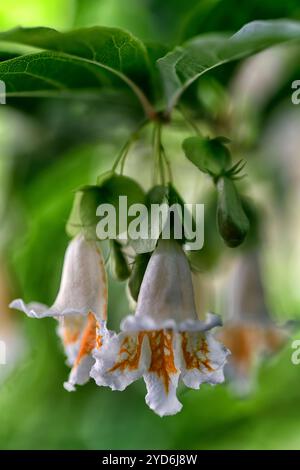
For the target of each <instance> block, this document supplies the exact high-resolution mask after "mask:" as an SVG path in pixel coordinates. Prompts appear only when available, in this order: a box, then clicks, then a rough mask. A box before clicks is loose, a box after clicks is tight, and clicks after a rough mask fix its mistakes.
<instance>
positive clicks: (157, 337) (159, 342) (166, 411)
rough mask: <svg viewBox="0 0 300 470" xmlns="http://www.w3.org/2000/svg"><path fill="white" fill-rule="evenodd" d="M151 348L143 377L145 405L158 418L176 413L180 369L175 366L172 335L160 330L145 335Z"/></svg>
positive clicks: (175, 356) (178, 407) (180, 405)
mask: <svg viewBox="0 0 300 470" xmlns="http://www.w3.org/2000/svg"><path fill="white" fill-rule="evenodd" d="M147 335H148V338H149V343H150V348H151V364H150V367H149V369H148V372H147V373H146V374H145V375H144V380H145V383H146V387H147V391H148V393H147V395H146V403H147V405H148V406H149V407H150V408H151V410H153V411H154V412H155V413H157V414H158V415H159V416H167V415H173V414H176V413H178V412H179V411H180V410H181V408H182V404H181V403H180V402H179V400H178V399H177V396H176V389H177V386H178V380H179V376H180V369H179V367H178V366H177V364H176V362H177V361H176V358H177V356H178V354H177V353H178V352H177V351H174V344H176V343H175V342H174V333H173V332H172V331H166V330H160V331H152V332H149V333H147Z"/></svg>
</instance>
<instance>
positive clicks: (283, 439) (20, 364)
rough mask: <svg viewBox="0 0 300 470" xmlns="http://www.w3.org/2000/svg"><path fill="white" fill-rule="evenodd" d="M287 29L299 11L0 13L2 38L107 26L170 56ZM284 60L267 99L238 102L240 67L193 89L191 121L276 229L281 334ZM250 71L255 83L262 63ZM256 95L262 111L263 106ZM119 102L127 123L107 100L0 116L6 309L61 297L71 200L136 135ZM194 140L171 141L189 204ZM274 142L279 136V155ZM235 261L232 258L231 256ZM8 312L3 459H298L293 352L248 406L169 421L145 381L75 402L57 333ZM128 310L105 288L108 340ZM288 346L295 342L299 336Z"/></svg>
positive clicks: (289, 187)
mask: <svg viewBox="0 0 300 470" xmlns="http://www.w3.org/2000/svg"><path fill="white" fill-rule="evenodd" d="M279 17H288V18H294V19H300V5H299V2H298V1H297V0H294V1H292V0H287V1H285V2H282V1H274V0H272V1H269V0H267V1H264V2H261V1H259V0H254V1H250V2H247V3H244V4H241V2H240V1H236V0H228V1H225V0H223V1H222V0H204V1H200V0H189V1H185V2H182V1H181V0H173V1H172V0H165V1H163V2H161V1H159V0H143V1H142V0H128V1H126V2H124V1H122V0H78V1H75V0H73V1H72V0H59V1H58V0H43V1H41V0H28V1H26V2H24V1H21V0H15V1H14V2H8V1H5V0H3V1H2V2H1V5H0V27H1V30H5V29H8V28H11V27H14V26H16V25H19V24H21V25H24V26H39V25H43V26H51V27H54V28H59V29H63V30H67V29H70V28H72V27H81V26H90V25H95V24H100V25H109V26H117V27H122V28H126V29H128V30H130V31H131V32H132V33H134V34H136V35H137V36H138V37H140V38H142V39H144V40H147V41H150V42H156V41H164V42H166V43H169V44H176V43H179V42H181V41H182V40H185V39H187V38H189V37H192V36H194V35H196V34H200V33H202V32H207V31H217V30H225V31H235V30H237V29H238V28H240V27H241V26H242V25H243V24H244V23H246V22H249V21H251V20H253V19H267V18H268V19H270V18H279ZM278 57H279V59H278V60H279V65H280V67H279V68H278V69H276V70H277V71H278V70H279V71H278V73H277V72H276V73H274V74H273V75H274V77H273V78H274V80H273V82H272V86H273V88H272V89H271V91H270V90H269V88H266V89H265V91H264V89H263V90H262V92H261V93H260V94H259V90H257V93H256V90H255V87H254V91H253V90H252V91H251V90H250V91H249V89H248V90H247V88H244V91H242V92H240V93H242V94H240V95H238V99H235V98H234V93H233V91H232V90H233V89H234V83H236V80H239V83H243V81H242V79H241V75H242V69H241V67H242V66H241V64H238V65H237V64H234V65H233V66H232V65H231V66H226V67H224V68H221V69H220V70H219V71H218V72H217V73H214V74H211V75H209V76H208V78H205V79H203V80H200V82H199V83H198V84H197V90H196V91H197V97H198V101H197V103H195V106H194V108H195V109H194V113H195V116H196V117H198V114H201V116H202V117H201V119H203V117H204V118H205V119H204V120H206V122H207V123H208V124H207V126H208V128H210V129H216V131H219V130H222V131H224V132H227V133H229V134H230V135H229V137H232V138H233V139H234V142H235V143H236V153H237V154H241V155H243V157H247V160H248V167H247V173H248V175H249V178H248V181H247V183H246V186H247V187H249V192H250V193H252V194H253V195H254V196H255V198H256V199H257V200H258V201H259V202H260V203H262V205H264V204H265V205H266V206H267V209H270V211H271V213H272V217H273V219H272V220H273V222H272V223H273V225H272V227H273V228H272V229H270V233H271V234H270V233H267V232H266V239H267V243H265V245H264V257H265V277H266V279H265V280H266V285H267V291H268V301H269V305H270V306H271V307H272V310H273V313H274V316H275V317H276V318H277V319H278V320H279V321H286V320H287V319H297V318H299V317H300V295H299V292H300V291H299V273H300V244H299V240H297V239H298V238H299V237H298V232H299V228H300V225H299V223H298V222H297V216H298V215H297V210H296V209H295V208H296V207H297V201H298V199H297V198H298V197H299V196H298V192H297V187H298V184H299V179H297V178H299V177H300V172H299V170H298V173H299V175H297V169H298V168H299V162H298V161H297V153H298V152H299V151H298V147H297V135H300V132H299V131H300V111H299V110H298V109H297V108H296V107H293V106H292V105H291V103H290V84H291V81H292V79H294V78H297V74H298V78H299V79H300V73H299V72H300V70H299V66H298V64H299V60H298V59H299V54H298V53H297V51H296V50H294V49H293V48H292V47H290V48H284V51H283V52H282V49H280V50H279V51H278ZM250 60H251V59H250ZM253 67H256V69H255V70H256V74H259V73H260V71H261V69H260V65H259V63H253ZM270 67H271V66H270ZM254 75H255V73H254ZM237 77H238V78H237ZM274 82H275V83H274ZM255 83H257V84H258V85H259V84H261V81H260V80H259V79H258V80H257V81H256V82H255ZM236 89H238V87H236V88H235V90H236ZM242 90H243V89H242ZM247 93H248V95H247ZM251 93H252V95H251ZM246 95H247V96H249V97H250V100H248V101H247V99H246V98H247V96H246ZM260 96H261V99H260V98H257V100H258V101H257V103H256V102H255V97H260ZM251 97H252V99H253V100H254V103H255V106H251ZM253 97H254V98H253ZM123 99H124V113H122V115H121V116H120V115H118V116H116V112H115V111H114V108H113V104H112V105H111V106H110V103H109V99H108V98H107V100H106V101H105V102H103V100H101V98H100V97H99V102H98V101H97V100H94V101H88V100H86V101H82V100H74V101H73V100H66V101H65V100H56V99H48V100H46V99H45V100H37V99H36V100H35V99H18V100H13V101H11V102H10V103H9V104H8V105H7V106H1V108H0V180H1V185H0V195H1V204H0V210H1V228H0V233H1V256H0V258H1V264H2V267H1V269H0V272H1V278H0V283H2V284H3V287H1V291H3V290H4V291H5V295H4V296H3V299H6V298H8V300H10V299H12V298H15V297H18V296H22V297H23V298H24V299H25V300H26V301H29V300H33V299H34V300H37V301H41V302H44V303H51V302H52V301H53V299H54V298H55V294H56V291H57V288H58V285H59V279H60V272H61V267H62V261H63V254H64V250H65V247H66V244H67V236H66V235H65V230H64V227H65V223H66V220H67V218H68V214H69V211H70V208H71V205H72V198H73V195H74V191H75V190H76V189H77V188H78V187H80V186H81V185H84V184H88V183H94V182H95V179H96V176H97V175H98V174H99V173H101V172H102V171H104V170H107V169H109V168H110V166H111V165H112V161H113V159H114V158H115V157H116V155H117V152H118V149H119V147H120V145H121V144H122V142H123V141H124V138H125V136H126V135H127V134H128V132H129V131H130V130H131V129H132V126H133V125H132V120H131V117H132V116H133V115H135V113H138V112H139V110H137V109H135V108H133V109H131V108H130V110H129V107H128V103H127V101H126V96H124V97H123ZM187 99H188V97H187ZM228 103H229V104H228ZM119 104H120V103H119ZM230 106H235V107H236V110H235V113H236V114H235V120H234V119H232V124H231V128H230V129H228V128H227V129H226V125H227V124H228V122H227V120H226V113H227V111H228V108H229V107H230ZM119 110H120V108H118V113H119V112H120V111H119ZM129 111H130V112H129ZM288 122H290V123H291V126H294V127H293V129H295V132H294V134H292V135H291V134H290V133H289V132H288V131H287V129H286V128H285V127H284V125H285V123H288ZM189 132H190V131H189V130H188V129H187V127H186V125H185V124H184V123H183V122H182V120H180V119H179V117H178V121H177V123H176V124H175V125H174V127H173V128H170V129H169V130H167V131H166V137H165V138H166V147H167V148H168V149H169V152H170V154H171V156H172V161H174V162H175V163H176V164H177V165H178V170H177V172H178V173H177V176H178V177H179V182H178V186H179V189H180V190H182V191H183V193H184V192H186V191H188V190H189V189H190V186H191V183H190V182H191V181H192V182H193V184H194V183H195V184H196V185H197V184H198V180H197V182H196V180H195V178H196V175H195V174H194V173H195V172H194V170H191V169H188V170H186V173H183V171H185V170H184V165H183V155H182V151H181V150H180V142H181V140H182V138H183V137H184V136H186V135H189ZM280 132H281V134H280ZM274 135H277V136H278V135H280V136H281V140H280V143H281V148H280V146H279V144H278V141H276V139H274ZM285 136H286V139H287V141H288V142H287V143H286V147H288V149H287V153H288V155H286V154H285V143H284V142H285V141H284V138H285ZM278 139H279V137H278ZM298 139H299V138H298ZM147 145H148V144H147V142H146V143H145V148H142V149H141V148H139V147H137V148H136V150H135V152H133V155H132V157H131V160H130V163H128V167H126V171H127V172H128V174H129V173H131V174H132V175H136V176H137V175H140V174H141V173H140V169H141V168H144V166H143V165H147V162H148V157H149V149H148V147H147ZM289 155H290V159H287V158H288V156H289ZM298 158H299V157H298ZM144 173H146V172H144ZM175 175H176V170H175ZM199 178H200V177H199ZM144 179H145V181H143V183H145V185H147V184H148V180H147V177H146V176H145V178H144ZM203 184H205V183H204V182H203ZM251 188H252V189H251ZM266 201H268V202H267V203H266ZM273 209H274V210H273ZM275 209H276V210H275ZM274 211H275V215H274V213H273V212H274ZM274 220H275V222H274ZM266 230H267V229H266ZM274 234H275V235H274ZM297 243H298V244H297ZM224 250H225V248H224ZM227 253H228V256H229V257H231V256H235V255H234V254H232V251H230V250H228V249H227ZM209 276H212V277H213V274H208V279H209ZM3 299H2V301H1V302H0V304H1V308H2V310H3V312H1V314H2V316H3V318H2V324H6V325H7V324H9V325H10V328H12V329H13V330H15V331H16V332H18V333H16V334H18V335H19V336H20V338H22V341H21V339H20V341H19V340H18V343H19V344H21V343H22V346H20V352H19V354H18V355H17V358H16V359H15V365H14V368H13V370H12V371H11V372H10V374H9V375H8V376H6V377H5V378H3V379H1V373H2V369H3V370H4V367H5V366H0V380H1V382H0V448H1V449H132V448H133V449H136V448H139V449H163V448H165V449H233V448H237V449H254V448H255V449H269V448H280V449H285V448H289V449H291V448H293V449H294V448H296V449H299V448H300V406H299V401H300V388H299V383H300V368H299V366H298V367H296V366H294V365H293V364H292V363H291V360H290V357H291V351H292V350H291V341H289V342H288V344H287V346H286V347H285V349H284V350H282V351H281V352H280V353H279V354H278V355H277V356H276V357H274V358H272V360H270V361H267V362H265V363H264V365H263V366H262V367H261V368H260V370H259V377H258V388H257V391H256V392H255V393H254V394H253V395H252V396H250V397H249V398H247V399H238V398H236V397H235V396H233V395H232V394H231V393H230V390H229V389H228V387H227V386H226V385H222V386H218V387H216V388H212V387H209V386H206V385H204V386H202V388H201V391H183V390H182V391H181V392H180V395H181V400H182V402H183V405H184V408H183V411H182V412H181V413H180V414H178V415H177V416H175V417H169V418H164V419H161V418H159V417H157V416H156V415H154V414H153V413H152V412H151V411H150V410H149V409H148V408H147V407H146V406H145V403H144V392H145V391H144V385H143V383H142V382H141V381H140V382H138V383H135V384H133V385H131V386H130V387H129V388H128V389H127V390H126V391H124V392H122V393H120V392H111V391H110V390H108V389H104V388H103V389H102V388H101V389H100V388H98V387H96V386H95V384H94V383H93V382H90V383H89V384H88V385H87V386H85V387H79V389H78V391H77V393H73V394H70V393H67V392H66V391H65V390H64V389H63V386H62V384H63V382H64V380H65V379H66V376H67V374H68V369H67V367H66V366H65V365H64V361H65V358H64V354H63V351H62V349H61V347H60V344H59V341H58V339H57V336H56V332H55V327H56V325H55V322H54V321H53V320H51V319H45V320H43V321H37V320H31V319H27V318H23V317H22V315H21V314H20V313H16V312H9V311H8V309H7V307H6V303H5V302H4V300H3ZM128 311H129V307H128V301H127V298H126V295H125V292H124V285H122V284H119V283H116V282H114V281H110V301H109V318H110V320H109V321H110V327H111V328H115V329H118V325H119V320H120V318H121V317H122V316H123V315H126V314H127V313H128ZM293 334H294V336H295V337H297V331H294V333H293ZM0 335H1V331H0ZM0 339H1V338H0ZM9 360H10V356H9V357H8V361H9Z"/></svg>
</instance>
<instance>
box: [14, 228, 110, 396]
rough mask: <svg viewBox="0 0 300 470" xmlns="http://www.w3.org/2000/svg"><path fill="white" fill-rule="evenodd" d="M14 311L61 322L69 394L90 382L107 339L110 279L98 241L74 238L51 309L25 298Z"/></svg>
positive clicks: (59, 329) (60, 334) (59, 332)
mask: <svg viewBox="0 0 300 470" xmlns="http://www.w3.org/2000/svg"><path fill="white" fill-rule="evenodd" d="M10 307H11V308H15V309H17V310H21V311H23V312H24V313H26V315H27V316H29V317H31V318H45V317H53V318H55V319H57V320H58V323H59V324H58V329H57V331H58V335H59V337H60V338H61V340H62V343H63V346H64V349H65V353H66V356H67V364H68V365H69V366H70V367H71V368H72V369H71V373H70V376H69V380H68V382H66V383H65V384H64V386H65V388H66V389H67V390H69V391H73V390H75V385H76V384H79V385H82V384H84V383H86V382H87V381H88V380H89V375H90V370H91V367H92V365H93V363H94V359H93V356H92V351H93V349H94V348H98V349H99V348H100V347H101V346H102V343H103V341H104V340H105V339H106V338H107V336H108V332H107V329H106V319H107V279H106V272H105V267H104V261H103V258H102V255H101V252H100V250H99V249H98V247H97V244H96V242H92V241H86V240H85V239H84V237H83V236H82V235H79V236H77V237H76V238H74V239H73V240H72V241H71V242H70V244H69V246H68V248H67V250H66V254H65V259H64V265H63V271H62V278H61V284H60V289H59V292H58V295H57V297H56V300H55V302H54V303H53V305H52V306H51V307H50V308H49V307H47V306H46V305H43V304H40V303H36V302H32V303H29V304H25V303H24V301H23V300H22V299H17V300H14V301H13V302H12V303H11V304H10Z"/></svg>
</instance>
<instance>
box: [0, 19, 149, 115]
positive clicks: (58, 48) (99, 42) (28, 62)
mask: <svg viewBox="0 0 300 470" xmlns="http://www.w3.org/2000/svg"><path fill="white" fill-rule="evenodd" d="M0 41H1V42H2V43H3V42H9V43H16V44H22V45H28V46H32V47H35V48H38V49H40V50H43V51H44V50H46V51H48V52H38V53H36V54H27V55H23V56H21V57H17V58H14V59H12V60H9V61H5V62H3V63H1V64H0V79H2V80H4V81H5V82H6V84H7V93H8V96H9V95H10V94H13V95H14V96H15V95H18V94H26V93H32V92H33V91H34V92H40V93H41V92H47V91H50V92H66V91H68V90H69V89H74V88H80V89H96V90H97V89H99V88H101V87H103V86H105V87H114V86H116V87H120V86H122V82H124V83H125V84H126V85H128V86H129V87H130V88H131V89H132V91H133V92H134V93H135V94H136V95H137V96H138V98H139V99H140V101H141V102H142V104H143V106H144V108H148V107H149V106H150V107H151V105H150V104H149V102H148V99H147V98H146V96H145V95H146V94H148V95H149V94H151V93H152V90H151V62H150V59H149V56H148V53H147V50H146V47H145V46H144V45H143V43H142V42H141V41H140V40H139V39H137V38H135V37H134V36H132V35H131V34H130V33H128V32H126V31H123V30H120V29H117V28H106V27H92V28H85V29H78V30H75V31H71V32H66V33H60V32H58V31H56V30H54V29H50V28H16V29H12V30H10V31H7V32H3V33H0Z"/></svg>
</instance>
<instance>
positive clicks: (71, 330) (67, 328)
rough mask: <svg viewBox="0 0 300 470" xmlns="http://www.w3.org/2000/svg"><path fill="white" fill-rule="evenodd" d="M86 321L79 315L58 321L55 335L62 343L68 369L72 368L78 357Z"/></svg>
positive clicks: (61, 318)
mask: <svg viewBox="0 0 300 470" xmlns="http://www.w3.org/2000/svg"><path fill="white" fill-rule="evenodd" d="M86 321H87V319H86V317H83V316H81V315H69V316H66V317H60V318H59V319H58V322H59V324H58V328H57V334H58V336H59V337H60V339H61V341H62V344H63V347H64V350H65V354H66V356H67V364H68V365H69V366H70V367H72V366H73V364H74V362H75V360H76V357H77V355H78V352H79V348H80V343H81V336H82V333H83V331H84V329H85V325H86Z"/></svg>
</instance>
